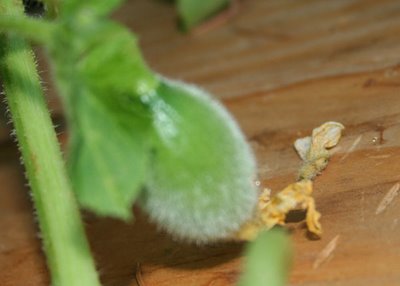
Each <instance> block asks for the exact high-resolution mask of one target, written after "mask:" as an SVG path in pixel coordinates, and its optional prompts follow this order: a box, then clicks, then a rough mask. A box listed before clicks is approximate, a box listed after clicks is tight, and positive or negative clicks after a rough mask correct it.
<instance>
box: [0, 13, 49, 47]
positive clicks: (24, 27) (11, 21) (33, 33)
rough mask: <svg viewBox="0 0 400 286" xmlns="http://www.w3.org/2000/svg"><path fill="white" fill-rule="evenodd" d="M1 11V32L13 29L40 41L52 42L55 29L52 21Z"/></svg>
mask: <svg viewBox="0 0 400 286" xmlns="http://www.w3.org/2000/svg"><path fill="white" fill-rule="evenodd" d="M8 12H9V11H8ZM0 13H1V17H0V32H10V31H12V32H16V33H17V34H19V35H20V36H24V37H27V38H28V39H31V40H33V41H36V42H38V43H49V42H50V36H51V32H52V29H53V25H52V24H51V23H50V22H45V21H44V20H38V19H32V18H28V17H22V15H19V16H16V15H10V13H7V11H6V12H1V11H0Z"/></svg>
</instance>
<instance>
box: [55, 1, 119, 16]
mask: <svg viewBox="0 0 400 286" xmlns="http://www.w3.org/2000/svg"><path fill="white" fill-rule="evenodd" d="M49 2H51V1H49ZM59 2H60V4H61V5H60V6H61V15H60V16H61V17H67V16H74V15H76V13H77V12H78V11H79V10H86V12H92V13H94V14H96V15H99V16H105V15H107V14H109V13H111V12H112V11H113V10H114V9H116V8H117V7H118V6H119V5H121V3H123V2H124V0H84V1H82V0H65V1H59Z"/></svg>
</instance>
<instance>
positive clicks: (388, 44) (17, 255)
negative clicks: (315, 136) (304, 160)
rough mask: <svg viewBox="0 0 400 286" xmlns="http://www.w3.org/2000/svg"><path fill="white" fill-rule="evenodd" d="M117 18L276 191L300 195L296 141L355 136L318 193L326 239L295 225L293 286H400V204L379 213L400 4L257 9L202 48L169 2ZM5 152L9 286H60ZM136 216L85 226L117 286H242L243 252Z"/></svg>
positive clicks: (399, 123) (397, 148) (390, 159)
mask: <svg viewBox="0 0 400 286" xmlns="http://www.w3.org/2000/svg"><path fill="white" fill-rule="evenodd" d="M116 17H117V18H118V19H120V20H121V21H122V22H123V23H126V24H128V25H129V26H130V27H131V28H132V29H133V30H135V31H137V32H138V34H139V35H140V39H141V45H142V47H143V50H144V53H145V56H146V58H147V59H148V60H149V62H150V64H151V66H152V67H153V68H154V69H156V70H157V71H159V72H161V73H163V74H165V75H167V76H170V77H174V78H181V79H185V80H189V81H191V82H195V83H198V84H200V85H201V86H203V87H205V88H206V89H208V90H210V91H211V92H213V93H215V94H216V95H217V96H218V97H220V98H222V99H223V103H224V104H225V105H226V106H227V108H228V109H229V110H230V111H231V112H232V113H233V114H234V116H235V117H236V118H237V121H238V123H239V124H240V125H241V126H242V128H243V130H244V132H245V134H246V135H247V138H248V140H249V142H250V143H251V145H252V147H253V150H254V151H255V153H256V155H257V159H258V163H259V176H260V178H261V183H262V185H263V186H268V187H270V188H272V189H273V190H274V191H277V190H279V189H281V188H283V187H285V186H286V185H287V184H288V183H291V182H293V181H294V179H295V176H296V172H297V170H298V167H299V166H300V164H301V162H300V159H299V158H298V157H297V155H296V153H295V151H294V150H293V146H292V144H293V142H294V140H295V139H296V138H299V137H302V136H306V135H308V134H309V133H310V132H311V130H312V129H313V128H314V127H316V126H318V125H320V124H321V123H323V122H325V121H329V120H335V121H339V122H341V123H343V124H344V125H345V126H346V130H345V133H344V137H343V139H342V140H341V142H340V144H339V147H338V148H336V150H335V154H334V155H333V157H332V159H331V162H330V164H329V166H328V168H327V169H326V170H325V171H324V172H323V174H322V175H321V176H320V177H318V178H317V179H316V182H315V197H316V200H317V207H318V209H319V210H320V211H321V213H322V215H323V216H322V224H323V228H324V234H323V236H322V238H321V239H320V240H313V239H311V238H310V236H309V235H308V234H307V231H306V229H305V226H304V224H303V223H298V222H297V223H296V222H292V223H290V224H289V225H288V228H289V229H290V230H291V235H292V237H293V243H294V247H295V259H294V265H293V270H292V273H291V277H290V285H295V286H314V285H328V286H333V285H344V286H346V285H348V286H353V285H356V286H357V285H398V284H399V281H400V273H399V271H398V269H399V261H400V221H399V217H400V208H399V205H400V195H399V196H394V198H393V200H392V201H390V203H389V204H388V205H387V206H386V207H385V208H384V209H383V211H378V212H377V209H378V207H379V206H380V203H381V202H382V200H383V199H384V198H385V195H387V193H388V192H390V190H393V189H392V188H393V187H395V186H396V184H398V183H400V65H399V63H400V52H399V51H400V38H399V37H398V36H397V35H398V34H399V32H400V3H399V2H398V1H387V0H385V1H361V0H359V1H356V0H351V1H345V0H339V1H294V0H284V1H262V0H258V1H256V0H247V1H242V2H241V6H240V12H239V14H237V15H236V16H235V17H233V18H232V19H230V20H229V21H228V23H226V24H225V25H223V26H221V27H218V28H216V29H214V30H211V31H209V32H208V33H205V34H198V35H192V36H187V35H182V34H180V33H179V32H178V31H177V30H176V26H175V25H174V19H175V14H174V11H173V9H172V7H171V6H169V5H167V4H165V3H163V2H161V1H148V0H135V1H129V2H127V3H126V6H125V7H124V8H123V9H121V10H120V11H119V12H118V13H117V14H116ZM41 67H42V70H44V69H46V67H45V66H44V65H42V66H41ZM45 75H46V79H45V80H46V81H49V79H48V76H47V75H48V72H46V73H45ZM50 94H51V96H50V99H51V100H52V104H51V106H52V108H53V109H54V110H56V111H58V110H60V106H59V103H58V102H57V101H56V100H55V99H54V91H51V92H50ZM1 142H2V143H1V145H0V186H1V187H0V229H1V234H0V285H5V286H18V285H24V286H25V285H29V286H39V285H48V283H49V278H48V274H47V271H46V267H45V262H44V259H43V255H42V253H41V248H40V243H39V241H38V239H37V236H38V235H37V229H36V226H35V221H34V217H33V215H32V207H31V204H30V202H29V195H28V194H27V193H28V190H27V187H26V186H24V179H23V176H22V174H23V171H22V169H21V167H19V165H18V154H17V151H16V148H15V146H14V145H13V143H12V142H11V141H7V140H6V138H3V139H2V141H1ZM135 212H136V215H137V220H136V221H135V223H131V224H126V223H122V222H119V221H116V220H112V219H104V218H96V217H94V216H93V215H90V214H85V220H86V225H87V232H88V235H89V238H90V242H91V245H92V248H93V250H94V253H95V257H96V261H97V263H98V267H99V269H100V273H101V274H102V278H103V281H104V282H105V285H110V286H121V285H137V282H136V280H137V279H139V280H140V281H141V285H140V286H151V285H157V286H164V285H165V286H167V285H176V286H179V285H182V286H183V285H185V286H206V285H213V286H216V285H221V286H222V285H223V286H228V285H235V281H236V280H237V277H238V275H239V274H240V269H241V253H242V250H243V245H242V244H237V243H221V244H216V245H210V246H202V247H196V246H193V245H187V244H184V243H181V242H177V241H174V240H173V239H171V238H170V237H168V236H166V235H164V234H163V233H162V232H159V231H158V230H157V228H156V227H155V226H154V225H152V224H151V223H150V222H148V221H147V219H146V217H145V216H143V215H141V214H140V212H139V211H138V210H135ZM332 240H333V242H336V243H331V246H332V245H334V247H331V250H330V251H331V252H330V253H328V252H326V253H328V254H325V255H327V257H326V258H325V260H320V261H321V262H318V263H316V260H318V259H320V258H319V257H321V252H323V251H324V249H326V247H327V245H329V243H330V242H332ZM27 277H29V279H27ZM135 277H136V278H137V279H136V278H135Z"/></svg>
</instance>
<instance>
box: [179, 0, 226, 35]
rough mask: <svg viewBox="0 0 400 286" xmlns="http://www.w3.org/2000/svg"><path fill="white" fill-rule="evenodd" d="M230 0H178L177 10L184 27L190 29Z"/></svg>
mask: <svg viewBox="0 0 400 286" xmlns="http://www.w3.org/2000/svg"><path fill="white" fill-rule="evenodd" d="M229 2H230V0H202V1H199V0H178V3H177V5H178V12H179V16H180V18H181V20H182V24H183V26H184V28H185V29H191V28H192V27H193V26H195V25H197V24H199V23H200V22H201V21H203V20H205V19H206V18H208V17H209V16H211V15H213V14H215V13H216V12H218V11H219V10H221V9H222V8H224V7H225V6H226V5H227V4H228V3H229Z"/></svg>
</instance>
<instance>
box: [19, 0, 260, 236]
mask: <svg viewBox="0 0 400 286" xmlns="http://www.w3.org/2000/svg"><path fill="white" fill-rule="evenodd" d="M118 2H119V1H118V0H117V1H77V0H76V1H65V2H62V3H63V5H62V6H61V10H60V12H59V17H58V18H57V19H56V20H54V21H52V22H45V21H43V20H36V21H35V20H31V22H32V23H42V24H43V25H44V24H46V25H48V26H50V27H51V28H46V29H44V30H45V31H46V33H47V36H46V41H44V44H45V46H46V47H47V49H48V54H49V55H50V58H51V62H52V65H53V70H54V73H55V80H56V83H57V85H58V87H59V91H60V95H61V96H62V99H63V102H64V106H65V109H66V114H67V117H68V122H69V128H70V134H71V140H70V144H69V152H68V167H69V168H68V169H69V174H70V177H71V180H72V184H73V187H74V190H75V192H76V195H77V198H78V200H79V202H80V203H81V205H83V206H84V207H87V208H89V209H91V210H93V211H95V212H96V213H98V214H102V215H110V216H115V217H120V218H124V219H127V218H129V217H130V214H131V205H132V203H133V202H134V201H135V199H136V198H137V196H138V195H139V193H140V192H141V191H142V190H143V187H145V188H144V193H143V195H142V198H143V200H142V205H143V206H144V208H145V209H146V210H147V211H148V212H149V214H150V216H151V217H152V218H153V219H154V220H155V221H157V222H158V223H159V224H160V225H161V226H162V227H164V228H165V229H167V230H168V231H169V232H170V233H172V234H174V235H175V236H177V237H181V238H186V239H189V240H194V241H199V242H200V241H201V242H202V241H208V240H214V239H218V238H221V237H226V236H228V235H229V234H231V233H232V232H233V231H236V230H237V229H238V228H239V226H240V225H241V224H242V223H243V222H244V221H245V220H247V219H248V218H250V216H251V215H252V212H253V208H254V206H255V204H256V200H257V199H256V197H257V190H256V188H255V187H254V185H253V184H252V180H253V179H254V176H255V174H256V169H255V161H254V158H253V155H252V153H251V151H250V149H249V147H248V146H247V143H246V141H245V138H244V137H243V135H242V134H241V132H240V130H239V128H238V126H237V125H236V123H234V122H233V120H232V118H231V117H230V115H229V114H228V113H227V112H226V111H225V109H224V108H223V107H222V106H221V105H219V104H217V103H216V102H215V101H212V100H210V99H209V96H208V95H206V93H204V92H202V91H199V90H198V89H196V88H194V87H190V86H187V85H185V84H184V83H179V82H174V83H172V82H170V81H168V80H166V79H163V78H161V79H160V78H159V77H158V76H156V75H155V74H154V73H152V72H151V71H150V70H149V69H148V68H147V66H146V65H145V63H144V61H143V59H142V57H141V54H140V52H139V48H138V46H137V41H136V39H135V37H133V35H132V34H131V33H130V32H129V31H127V30H126V29H125V28H123V27H122V26H120V25H118V24H117V23H115V22H113V21H111V20H109V19H108V18H107V17H106V14H107V13H108V12H110V11H111V10H112V9H113V8H114V7H115V5H116V4H117V3H118ZM14 22H17V21H14ZM48 26H46V27H48ZM14 27H15V28H16V30H17V31H23V32H24V34H25V35H26V34H28V35H30V34H31V30H29V29H27V27H25V26H24V25H23V24H21V25H14ZM24 29H26V30H24ZM32 38H34V39H36V40H37V37H36V38H35V37H34V35H33V36H32Z"/></svg>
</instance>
